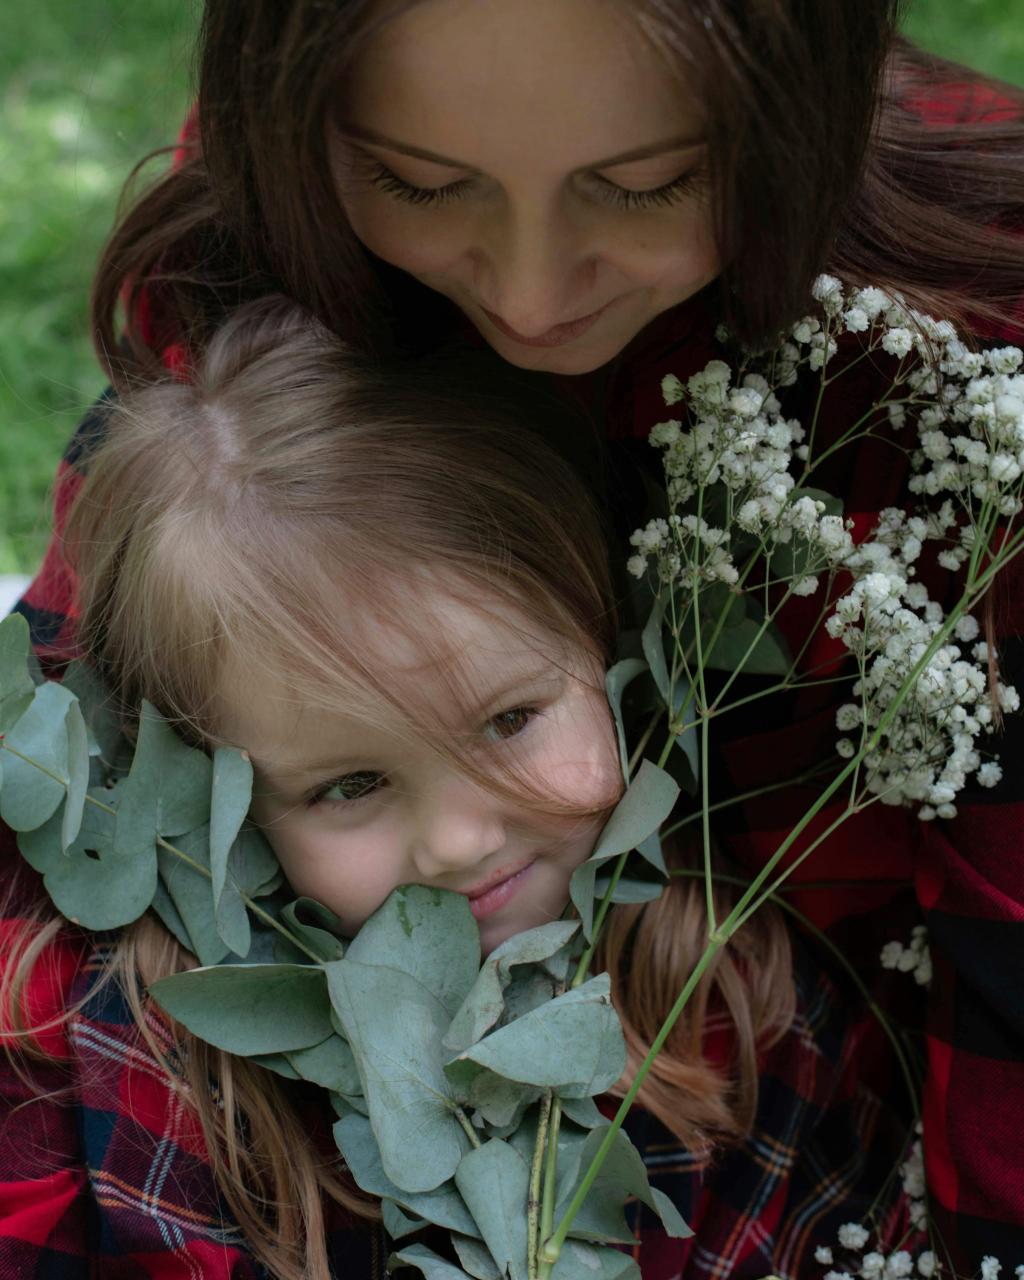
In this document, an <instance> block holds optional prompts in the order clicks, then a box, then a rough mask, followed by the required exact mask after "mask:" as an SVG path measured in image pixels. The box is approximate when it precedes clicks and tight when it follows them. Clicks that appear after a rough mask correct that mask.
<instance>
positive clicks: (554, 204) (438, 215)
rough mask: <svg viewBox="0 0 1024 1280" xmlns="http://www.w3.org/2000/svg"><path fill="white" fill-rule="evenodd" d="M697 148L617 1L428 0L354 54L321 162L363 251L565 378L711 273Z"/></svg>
mask: <svg viewBox="0 0 1024 1280" xmlns="http://www.w3.org/2000/svg"><path fill="white" fill-rule="evenodd" d="M391 7H393V6H392V4H391V3H390V0H388V3H387V4H385V3H384V0H381V5H380V12H381V14H382V15H386V14H387V12H388V9H389V8H391ZM702 134H703V126H702V123H701V119H700V115H699V112H698V111H697V109H696V107H695V105H694V104H693V103H692V102H691V103H688V102H687V101H686V100H685V98H684V96H683V93H682V92H681V89H680V86H679V83H678V81H677V80H676V79H675V78H674V77H673V75H672V74H671V73H670V71H669V69H668V66H667V62H663V61H662V60H661V58H659V57H658V55H657V54H656V53H655V51H654V50H653V49H651V48H649V47H648V46H647V45H646V44H645V43H644V42H643V41H642V39H641V38H640V35H639V32H638V31H637V29H636V23H635V19H633V17H632V15H631V14H630V11H629V6H628V5H627V6H624V5H623V4H622V3H621V2H620V0H425V2H422V3H419V4H414V5H413V6H412V7H411V8H409V9H408V10H406V11H405V12H401V13H399V14H398V15H397V16H395V17H392V18H388V20H387V21H385V22H384V23H383V24H382V25H381V27H380V29H379V30H378V31H377V32H376V33H375V35H374V36H373V38H372V39H371V41H370V43H369V44H368V46H367V48H366V50H365V52H363V53H362V54H361V55H360V58H359V60H358V61H357V63H356V65H355V67H354V69H353V71H352V73H351V74H350V75H349V76H348V77H347V78H346V97H345V101H344V103H343V104H342V110H341V118H340V123H339V125H338V127H337V129H336V131H335V132H334V133H333V144H332V148H333V154H334V156H335V168H336V172H337V178H338V185H339V190H340V195H341V200H342V204H343V206H344V208H345V211H346V213H347V215H348V218H349V220H350V221H351V224H352V227H353V229H354V230H355V232H356V234H357V235H358V236H359V238H360V239H361V240H362V241H363V243H364V244H365V245H366V246H367V247H368V248H369V249H370V250H371V251H372V252H373V253H375V254H376V255H377V256H378V257H380V258H383V259H384V260H385V261H387V262H390V263H392V264H393V265H395V266H397V267H401V268H402V269H403V270H405V271H408V272H409V273H410V274H411V275H413V276H415V277H416V279H418V280H419V281H421V282H422V283H423V284H425V285H428V286H429V287H430V288H431V289H436V290H437V291H438V292H439V293H442V294H444V295H445V296H446V297H448V298H450V299H451V300H452V302H454V303H455V304H456V305H457V306H458V307H460V308H461V310H462V311H463V312H465V314H466V315H467V316H468V317H469V319H470V320H471V321H472V322H473V324H474V325H476V327H477V328H478V329H479V330H480V333H481V334H482V335H483V336H484V337H485V338H486V339H487V341H488V342H489V343H490V345H491V346H492V347H494V349H495V350H496V351H497V352H498V353H499V354H500V355H502V356H503V357H504V358H505V359H506V360H508V361H509V362H510V363H512V364H514V365H519V366H520V367H522V368H527V369H545V370H549V371H551V372H555V373H570V374H575V373H586V372H588V371H590V370H592V369H596V368H598V367H599V366H600V365H603V364H605V363H606V362H607V361H609V360H611V359H612V358H613V357H614V356H615V355H617V354H618V353H619V352H620V351H621V350H622V349H623V347H625V346H626V344H627V343H628V342H629V341H630V339H632V338H633V337H634V336H635V335H636V334H637V333H639V331H640V330H641V329H643V328H644V326H645V325H647V324H648V323H649V322H650V321H651V320H652V319H653V318H654V317H655V316H657V315H658V314H659V313H660V312H662V311H665V310H667V309H668V308H669V307H673V306H675V305H676V304H677V303H679V302H681V301H682V300H683V299H685V298H688V297H690V296H691V295H692V294H694V293H696V292H697V291H698V290H699V289H701V288H702V287H703V286H704V285H706V284H707V283H708V282H709V281H710V280H712V279H713V278H714V277H715V276H716V275H717V274H718V270H719V264H718V261H717V257H716V251H715V247H714V242H713V236H712V228H711V213H710V209H709V202H708V197H707V191H706V186H705V180H704V172H705V163H706V157H705V148H704V145H703V138H702Z"/></svg>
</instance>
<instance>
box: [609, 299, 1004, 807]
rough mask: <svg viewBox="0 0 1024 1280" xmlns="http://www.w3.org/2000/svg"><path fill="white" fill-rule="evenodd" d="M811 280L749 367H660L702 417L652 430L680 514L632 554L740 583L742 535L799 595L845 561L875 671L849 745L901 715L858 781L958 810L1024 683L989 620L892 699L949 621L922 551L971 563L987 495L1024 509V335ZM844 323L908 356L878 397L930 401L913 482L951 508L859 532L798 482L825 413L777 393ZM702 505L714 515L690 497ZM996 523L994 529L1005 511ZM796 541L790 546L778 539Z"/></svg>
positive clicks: (842, 607)
mask: <svg viewBox="0 0 1024 1280" xmlns="http://www.w3.org/2000/svg"><path fill="white" fill-rule="evenodd" d="M813 293H814V297H815V300H816V301H817V303H818V304H819V306H820V314H819V315H817V316H813V315H808V316H805V317H803V318H802V319H801V320H799V321H798V322H797V323H796V324H795V325H793V326H792V328H791V330H790V332H789V333H788V334H786V335H784V338H783V340H782V341H781V343H780V344H779V346H778V347H777V348H776V349H775V350H774V351H772V352H769V353H767V354H765V355H761V356H755V357H750V358H749V359H747V360H746V361H745V363H744V364H743V365H742V366H741V367H740V369H739V371H738V372H737V373H735V374H734V372H733V370H732V369H731V368H730V367H729V365H727V364H726V363H725V362H724V361H721V360H713V361H711V363H709V364H708V365H707V367H706V368H705V369H703V370H702V371H701V372H700V373H697V374H694V375H693V376H692V377H691V378H689V379H688V380H687V382H686V383H685V385H684V384H683V383H682V382H681V381H680V380H679V379H678V378H676V377H673V376H669V377H666V378H665V379H664V380H663V382H662V394H663V396H664V399H665V402H666V404H669V405H676V404H680V403H685V406H686V409H687V414H688V422H687V425H685V426H684V423H683V421H681V420H680V419H671V420H669V421H666V422H661V423H659V424H658V425H657V426H656V427H654V429H653V430H652V432H651V436H650V440H651V443H652V445H654V446H655V447H656V448H658V449H660V450H662V452H663V463H664V468H665V474H666V478H667V485H668V496H669V504H670V510H671V512H672V514H671V515H669V516H668V517H667V519H659V520H654V521H651V522H650V523H649V524H648V525H647V526H646V527H645V528H644V529H640V530H638V531H637V532H636V533H635V534H634V535H633V537H632V540H631V541H632V545H633V548H634V554H633V555H632V556H631V557H630V559H629V561H628V568H629V571H630V572H631V573H632V574H634V575H635V576H636V577H638V578H643V577H645V576H646V575H647V574H648V572H650V571H651V570H652V569H654V570H656V574H657V579H658V586H659V588H665V587H666V586H667V587H670V588H675V587H677V586H678V587H682V588H684V589H689V590H698V591H699V590H700V588H701V587H702V586H703V585H706V584H710V583H725V584H726V585H728V586H730V587H733V588H734V589H736V590H739V589H740V587H741V586H742V583H741V568H742V558H741V553H742V557H743V558H745V557H749V555H750V549H751V547H752V546H753V547H754V548H755V549H756V550H757V553H758V554H759V555H761V556H762V557H763V559H764V562H765V563H766V564H767V565H768V566H769V567H770V578H771V583H772V584H774V585H776V586H780V587H785V590H786V593H787V595H797V596H810V595H813V594H815V592H817V591H818V590H819V587H820V582H821V579H822V577H823V576H827V578H828V579H829V581H830V582H831V581H834V579H835V575H836V574H838V573H840V572H843V573H848V574H849V575H850V576H851V577H852V579H853V582H852V586H851V587H850V589H849V590H848V591H847V592H846V594H845V595H843V596H842V597H841V598H840V599H839V600H838V602H837V603H836V604H835V606H834V611H833V613H832V614H831V616H830V617H829V618H828V619H827V621H826V627H827V629H828V631H829V634H830V635H831V636H832V637H833V638H835V639H841V640H842V642H843V644H844V645H845V646H846V648H847V649H848V650H849V651H850V653H851V654H852V655H853V656H854V658H855V659H856V661H857V663H858V666H859V668H860V678H859V679H858V680H857V682H856V684H855V685H854V687H853V697H854V699H855V700H856V701H854V702H851V703H847V704H846V705H844V706H842V707H841V708H840V709H839V713H838V715H837V720H836V723H837V727H838V729H839V731H840V733H841V735H843V736H841V737H840V738H839V739H838V741H837V744H836V749H837V751H838V753H839V755H840V756H842V757H844V758H846V759H852V758H853V757H855V756H856V755H858V753H859V752H860V751H861V750H862V749H863V747H864V744H865V743H866V742H867V740H868V739H869V738H871V737H872V736H873V735H874V734H875V733H876V731H877V730H878V729H879V726H880V724H881V722H882V721H883V718H884V719H886V720H887V721H889V723H888V724H887V728H886V729H885V730H884V732H883V733H882V735H881V737H880V738H879V741H878V743H877V745H876V746H875V748H874V749H873V750H872V751H871V752H870V753H869V754H868V755H867V756H866V758H865V759H864V761H863V762H862V765H861V770H860V771H859V773H858V781H859V782H860V783H861V784H862V785H863V786H864V787H865V788H866V790H867V792H868V793H869V794H871V795H874V796H875V797H877V798H878V799H879V800H881V801H882V802H884V803H887V804H892V805H904V804H911V805H916V806H919V809H918V812H919V815H920V816H921V817H922V818H923V819H926V820H927V819H932V818H936V817H939V818H951V817H953V816H955V814H956V808H955V804H954V801H955V798H956V796H957V795H958V793H959V792H960V791H961V790H962V789H963V788H964V786H965V785H966V784H967V782H968V780H969V779H970V778H971V777H973V778H975V779H976V781H977V782H978V783H979V784H980V785H982V786H995V785H996V783H997V782H998V781H999V779H1000V776H1001V774H1000V770H999V766H998V765H997V764H995V763H994V762H992V761H983V759H982V755H981V752H980V750H979V747H978V740H979V739H980V738H981V737H982V736H984V735H987V734H989V733H991V732H992V730H993V729H994V727H995V725H996V722H997V720H998V719H999V714H1000V713H1001V712H1008V711H1014V710H1016V709H1017V708H1018V707H1019V705H1020V699H1019V697H1018V695H1017V692H1016V690H1014V689H1013V688H1010V687H1007V686H1004V685H1002V684H1000V683H998V682H990V676H989V654H988V650H987V647H986V645H985V643H984V642H982V641H979V627H978V624H977V622H976V620H975V619H973V618H971V617H964V618H962V619H960V621H959V623H958V625H957V627H956V630H955V632H954V634H952V635H950V636H949V637H948V639H947V641H946V642H945V643H944V644H943V645H942V646H941V647H940V648H939V649H938V650H937V652H936V653H935V654H933V655H932V656H931V658H930V659H929V661H928V663H927V665H926V666H925V667H924V668H923V670H922V671H921V672H920V673H919V676H918V678H917V679H916V682H915V687H914V689H913V691H912V693H911V694H910V696H908V697H906V698H905V699H904V700H903V701H902V703H901V704H900V706H899V709H898V711H896V712H893V705H894V702H895V701H896V700H897V699H898V698H899V697H900V696H901V692H902V690H903V689H904V687H905V686H906V684H907V681H908V679H909V677H910V675H911V673H912V672H913V671H914V669H915V667H916V666H917V664H918V663H919V662H920V661H921V660H922V658H923V656H924V654H925V652H926V650H927V649H928V648H929V647H930V646H931V645H932V643H933V642H934V641H935V639H936V636H937V635H938V633H939V631H940V630H941V629H942V627H943V625H944V622H945V617H944V614H943V610H942V608H941V606H940V605H939V604H938V603H937V602H934V601H932V600H930V599H929V596H928V592H927V590H926V589H925V587H924V586H923V585H922V584H921V583H919V582H917V581H916V572H917V571H916V567H915V565H916V561H917V560H918V559H919V557H920V556H921V554H922V550H923V548H924V546H925V544H926V543H927V542H929V541H931V542H933V543H936V544H938V550H937V559H938V562H939V564H940V565H942V566H943V567H945V568H946V569H948V570H951V571H952V570H956V569H958V568H960V567H961V566H962V565H963V563H964V562H965V561H966V560H967V559H968V558H969V557H970V556H971V554H972V551H973V550H974V548H975V543H976V540H977V532H978V527H977V513H978V512H979V510H984V511H987V512H989V514H990V515H991V513H992V512H997V513H999V514H1000V515H1001V516H1002V517H1004V518H1005V517H1007V516H1010V515H1013V514H1015V513H1016V512H1018V511H1020V510H1021V508H1022V495H1024V374H1022V373H1021V372H1020V370H1021V365H1022V362H1024V357H1022V354H1021V352H1020V351H1019V350H1018V349H1017V348H1014V347H1003V348H1000V349H998V350H993V351H988V352H984V353H978V352H970V351H968V350H967V349H966V347H965V346H964V345H963V344H962V343H961V342H960V340H959V338H958V337H957V333H956V330H955V329H954V327H953V326H952V325H951V324H949V323H948V322H947V321H936V320H934V319H932V318H931V317H930V316H927V315H924V314H922V313H921V312H918V311H914V310H912V309H911V308H909V307H908V306H907V305H906V304H905V303H904V301H903V299H902V298H901V297H900V296H899V295H898V294H892V295H890V294H886V293H885V292H883V291H882V290H880V289H876V288H862V289H852V290H849V291H847V290H845V289H844V287H843V285H842V283H841V282H840V281H839V280H837V279H836V278H835V277H834V276H820V277H819V278H818V280H817V281H816V282H815V285H814V289H813ZM844 333H845V334H856V335H861V338H860V339H859V341H860V342H862V343H863V345H864V347H865V348H866V351H867V352H868V353H871V352H879V353H885V354H887V355H889V356H892V357H893V358H894V359H896V360H898V361H899V364H898V365H897V366H896V368H895V370H894V373H893V378H892V383H891V386H890V389H889V391H888V392H887V393H886V396H885V397H884V399H883V401H882V402H881V403H882V404H885V405H887V406H888V409H889V416H890V418H891V419H892V421H893V422H894V423H895V424H896V425H897V426H900V425H902V424H903V423H904V422H905V421H906V420H907V419H908V418H909V417H911V416H912V415H913V416H915V419H916V425H917V431H918V442H919V447H918V448H917V450H916V451H915V452H914V453H913V455H912V470H913V472H914V474H913V476H912V478H911V484H910V487H911V490H912V491H913V492H914V493H916V494H919V495H921V497H922V498H932V497H938V496H941V502H940V504H939V505H938V509H937V510H936V509H929V510H925V511H923V512H922V513H921V514H914V515H909V514H907V513H905V512H903V511H900V510H898V509H895V508H892V509H888V510H886V511H883V512H882V513H881V516H880V519H879V523H878V526H877V528H876V529H875V530H874V531H873V533H872V535H871V537H870V539H869V540H868V541H866V542H862V543H861V544H860V545H858V546H856V547H855V546H854V544H853V541H852V538H851V529H852V522H849V521H845V520H844V519H843V517H842V516H841V515H839V514H837V513H836V506H837V504H834V503H831V502H829V503H827V502H825V501H823V500H822V498H823V497H824V496H827V495H821V494H819V493H818V492H817V491H814V490H811V491H806V492H805V491H803V490H802V489H801V488H800V486H799V483H798V479H797V474H796V473H797V472H798V471H799V466H798V464H800V463H804V464H806V465H807V466H811V465H813V461H814V459H813V458H809V457H808V449H809V447H810V440H811V439H813V431H812V432H811V434H810V436H808V434H807V433H806V432H805V429H804V427H803V425H802V424H801V423H800V422H798V421H796V420H795V419H792V418H787V417H786V416H785V414H784V412H783V410H782V405H781V403H780V400H779V398H778V396H777V395H776V391H777V390H779V389H780V388H781V387H784V386H787V385H789V384H790V383H791V382H793V381H795V379H796V377H797V373H798V371H799V369H800V368H801V367H806V368H809V369H811V370H821V369H824V366H825V365H826V364H827V363H828V362H829V361H830V360H831V359H832V357H833V355H834V354H835V351H836V349H837V339H838V338H839V337H840V336H841V335H842V334H844ZM822 376H824V375H822ZM836 376H839V375H836ZM880 407H881V405H880ZM709 492H710V493H712V494H713V501H712V500H708V494H709ZM934 505H935V504H934V503H933V508H934ZM694 506H697V507H698V510H699V511H700V512H701V513H702V514H701V515H695V514H692V509H693V507H694ZM687 509H689V511H690V512H691V513H689V514H684V511H685V510H687ZM712 511H713V512H714V513H715V514H714V516H712V515H711V512H712ZM715 522H717V523H715ZM986 529H987V530H988V532H987V533H986V537H990V536H991V521H990V523H989V524H988V525H987V526H986ZM787 546H791V547H792V554H789V553H786V554H785V555H782V556H780V555H779V554H778V553H779V552H780V549H784V548H786V547H787ZM738 564H739V566H740V567H738ZM787 568H790V569H791V572H789V576H784V575H785V574H786V572H787ZM847 735H854V736H847Z"/></svg>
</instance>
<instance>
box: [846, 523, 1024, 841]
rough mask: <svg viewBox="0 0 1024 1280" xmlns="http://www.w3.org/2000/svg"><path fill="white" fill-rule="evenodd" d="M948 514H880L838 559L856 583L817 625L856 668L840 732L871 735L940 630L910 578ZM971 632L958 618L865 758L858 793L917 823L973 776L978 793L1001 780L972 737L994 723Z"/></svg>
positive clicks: (1008, 690) (984, 662)
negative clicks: (899, 809) (906, 809)
mask: <svg viewBox="0 0 1024 1280" xmlns="http://www.w3.org/2000/svg"><path fill="white" fill-rule="evenodd" d="M947 514H948V512H940V513H939V514H938V515H937V516H934V517H932V518H931V519H930V520H925V519H923V518H920V517H909V518H908V517H907V516H906V515H905V513H904V512H902V511H899V510H897V509H896V508H887V509H886V510H885V511H883V512H882V513H881V514H880V517H879V523H878V526H877V528H876V530H875V536H874V538H873V539H872V540H871V541H869V542H865V543H862V544H861V545H860V546H858V547H857V548H856V549H855V550H854V551H852V552H851V553H850V554H849V555H848V556H847V557H846V559H845V566H846V567H847V568H848V569H850V570H851V572H852V573H853V575H854V579H855V581H854V585H853V587H852V588H851V590H850V591H849V592H848V593H847V594H846V595H844V596H842V597H841V598H840V599H839V600H838V601H837V602H836V605H835V609H834V612H833V613H832V615H831V616H830V617H829V618H828V619H827V621H826V623H825V626H826V629H827V631H828V633H829V635H831V636H832V637H833V638H834V639H841V640H842V642H843V644H844V645H845V646H846V647H847V649H849V650H850V652H851V653H852V654H854V656H855V657H856V659H857V662H858V665H859V667H860V671H861V676H860V679H859V680H858V681H857V682H856V683H855V684H854V686H853V694H854V697H856V698H857V699H858V701H857V702H855V703H847V704H845V705H843V706H841V707H840V708H839V710H838V712H837V713H836V727H837V728H838V729H839V730H840V732H842V733H848V732H850V731H851V730H860V732H861V734H862V735H863V736H864V737H867V736H869V735H870V734H872V733H873V732H874V730H875V729H876V728H877V727H878V725H879V723H880V722H881V720H882V718H883V716H885V715H886V714H887V713H888V712H889V710H890V708H891V706H892V704H893V702H894V701H895V699H896V697H897V695H898V694H899V692H900V690H901V688H902V687H903V686H904V685H905V683H906V681H907V678H908V676H909V675H910V673H911V672H912V671H913V669H914V668H915V667H916V666H917V664H918V662H919V661H920V659H921V658H922V657H923V656H924V654H925V652H926V650H927V649H928V647H929V646H930V645H931V643H932V641H933V640H934V638H935V636H936V635H937V633H938V632H939V630H940V629H941V627H942V625H943V622H944V616H943V612H942V608H941V606H940V605H938V604H937V603H936V602H935V601H933V600H931V599H929V596H928V592H927V590H926V588H925V587H924V586H923V585H922V584H921V583H919V582H915V581H914V573H915V569H914V561H915V560H917V558H918V557H919V556H920V554H921V550H922V546H923V543H924V541H925V540H926V539H928V538H929V537H935V536H941V534H942V532H943V530H944V528H945V517H946V515H947ZM979 634H980V629H979V626H978V623H977V620H976V619H975V618H973V617H971V616H969V615H966V616H964V617H962V618H961V619H960V620H959V622H958V623H957V626H956V629H955V631H954V633H953V636H951V637H950V639H949V641H948V642H947V643H946V644H944V645H943V646H942V647H941V648H939V649H938V650H936V652H935V653H934V654H933V655H932V656H931V658H930V659H929V661H928V663H927V665H926V666H925V667H924V668H923V670H922V671H921V672H920V674H919V676H918V679H917V681H916V683H915V686H914V689H913V691H912V692H911V695H910V696H909V697H908V698H906V699H905V700H904V702H903V703H902V705H901V706H900V708H899V710H898V712H897V713H896V715H895V717H894V718H893V719H892V721H891V723H890V724H889V726H888V728H887V729H886V731H885V732H884V733H883V735H882V737H881V739H880V741H879V743H878V745H877V747H876V749H875V750H874V751H873V752H871V753H870V754H869V755H868V756H867V757H865V761H864V765H865V777H864V782H865V786H866V787H867V789H868V791H870V792H871V793H873V794H875V795H877V796H878V798H879V799H880V800H881V801H882V802H883V803H885V804H891V805H902V804H918V805H920V806H921V807H920V809H919V811H918V812H919V816H920V817H921V818H923V819H925V820H927V819H930V818H935V817H940V818H952V817H955V816H956V807H955V805H954V803H953V801H954V800H955V798H956V796H957V794H958V793H959V792H960V791H961V790H962V789H963V788H964V786H965V785H966V783H967V780H968V778H969V777H970V776H971V775H972V774H973V775H975V777H976V780H977V781H978V783H980V784H981V785H982V786H986V787H993V786H995V785H996V783H998V782H999V780H1000V778H1001V776H1002V774H1001V771H1000V769H999V766H998V765H997V764H995V763H993V762H991V761H990V762H986V763H983V762H982V758H981V754H980V752H979V751H978V748H977V739H978V738H979V737H980V736H981V735H983V734H989V733H991V732H992V731H993V729H994V728H995V722H996V716H995V713H994V711H993V707H992V704H991V690H990V679H989V671H988V657H989V655H988V647H987V645H986V644H985V642H984V641H981V642H978V636H979ZM995 693H996V697H997V698H998V701H999V708H1000V710H1001V711H1014V710H1016V709H1017V708H1018V707H1019V705H1020V699H1019V697H1018V695H1017V691H1016V690H1015V689H1014V688H1012V687H1010V686H1007V685H1004V684H1002V683H1001V682H998V681H997V682H996V685H995ZM858 747H859V744H858V743H855V742H854V741H853V739H851V738H848V737H844V738H840V739H839V741H838V742H837V743H836V750H837V751H838V753H839V755H840V756H843V757H845V758H847V759H849V758H852V757H853V755H854V754H855V753H856V751H857V750H858Z"/></svg>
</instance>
